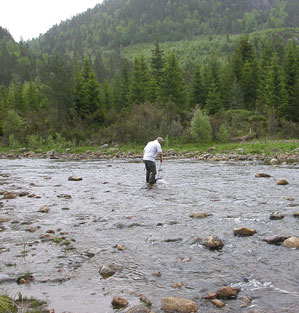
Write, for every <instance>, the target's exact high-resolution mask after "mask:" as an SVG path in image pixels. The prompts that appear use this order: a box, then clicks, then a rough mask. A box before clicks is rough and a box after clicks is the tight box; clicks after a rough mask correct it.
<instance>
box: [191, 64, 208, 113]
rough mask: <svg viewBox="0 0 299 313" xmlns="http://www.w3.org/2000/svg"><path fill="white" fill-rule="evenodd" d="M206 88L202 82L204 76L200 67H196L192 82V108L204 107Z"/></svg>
mask: <svg viewBox="0 0 299 313" xmlns="http://www.w3.org/2000/svg"><path fill="white" fill-rule="evenodd" d="M203 90H204V87H203V82H202V75H201V70H200V66H199V65H196V66H195V68H194V72H193V75H192V81H191V96H190V104H191V106H192V107H194V106H196V105H199V107H200V108H203V107H204V102H205V99H204V91H203Z"/></svg>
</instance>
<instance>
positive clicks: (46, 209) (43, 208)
mask: <svg viewBox="0 0 299 313" xmlns="http://www.w3.org/2000/svg"><path fill="white" fill-rule="evenodd" d="M39 212H41V213H49V212H50V209H49V208H48V207H47V206H46V205H43V206H42V207H41V208H40V209H39Z"/></svg>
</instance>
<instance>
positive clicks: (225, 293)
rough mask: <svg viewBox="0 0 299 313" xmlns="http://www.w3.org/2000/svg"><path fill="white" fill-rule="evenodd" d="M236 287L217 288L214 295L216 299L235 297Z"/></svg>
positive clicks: (237, 290) (236, 293)
mask: <svg viewBox="0 0 299 313" xmlns="http://www.w3.org/2000/svg"><path fill="white" fill-rule="evenodd" d="M239 291H240V290H239V289H238V288H234V287H229V286H224V287H221V288H219V289H218V290H217V292H216V296H217V298H218V299H235V298H237V296H238V293H239Z"/></svg>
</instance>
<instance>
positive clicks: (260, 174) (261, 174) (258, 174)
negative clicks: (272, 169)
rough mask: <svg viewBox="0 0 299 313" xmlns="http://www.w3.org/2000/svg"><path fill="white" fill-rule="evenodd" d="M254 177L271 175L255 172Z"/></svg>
mask: <svg viewBox="0 0 299 313" xmlns="http://www.w3.org/2000/svg"><path fill="white" fill-rule="evenodd" d="M255 177H257V178H260V177H271V175H269V174H266V173H257V174H255Z"/></svg>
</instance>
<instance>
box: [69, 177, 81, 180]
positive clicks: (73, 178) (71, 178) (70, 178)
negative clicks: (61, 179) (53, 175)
mask: <svg viewBox="0 0 299 313" xmlns="http://www.w3.org/2000/svg"><path fill="white" fill-rule="evenodd" d="M68 180H70V181H80V180H82V177H80V176H70V177H69V178H68Z"/></svg>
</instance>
